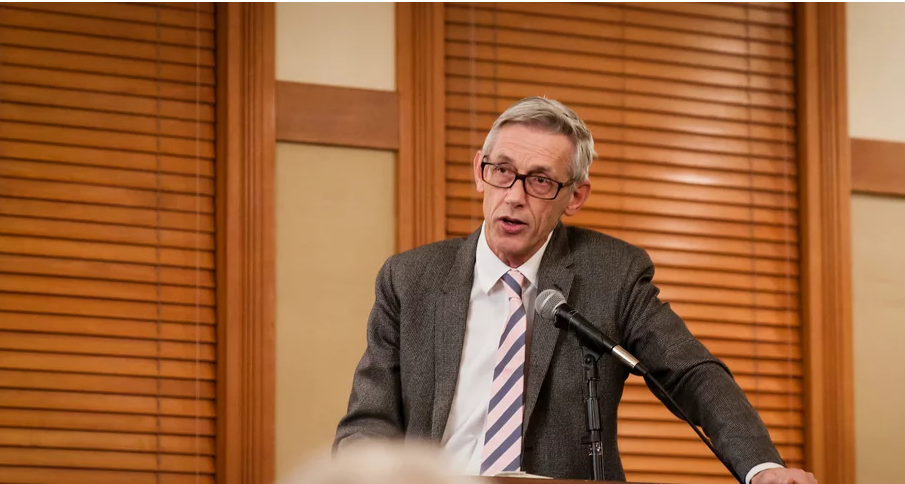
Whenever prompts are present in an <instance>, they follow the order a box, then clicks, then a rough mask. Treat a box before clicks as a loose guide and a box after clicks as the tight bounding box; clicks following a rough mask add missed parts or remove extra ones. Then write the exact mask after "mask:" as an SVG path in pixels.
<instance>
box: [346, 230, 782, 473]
mask: <svg viewBox="0 0 905 484" xmlns="http://www.w3.org/2000/svg"><path fill="white" fill-rule="evenodd" d="M479 236H480V230H479V231H477V232H475V233H474V234H472V235H471V236H469V237H468V238H459V239H454V240H447V241H443V242H438V243H434V244H430V245H426V246H423V247H419V248H416V249H413V250H410V251H407V252H404V253H401V254H397V255H394V256H392V257H390V258H389V259H388V260H387V261H386V263H385V264H384V266H383V268H382V269H381V270H380V273H379V275H378V276H377V284H376V301H375V303H374V307H373V309H372V311H371V315H370V318H369V321H368V329H367V349H366V350H365V353H364V356H363V357H362V359H361V361H360V363H359V365H358V368H357V369H356V372H355V377H354V381H353V385H352V394H351V397H350V399H349V407H348V413H347V414H346V415H345V417H343V418H342V420H341V421H340V423H339V426H338V429H337V434H336V441H335V445H336V446H340V445H341V443H342V441H343V440H344V439H349V438H359V437H366V436H381V437H405V438H409V439H428V440H432V441H439V440H440V439H441V438H442V436H443V432H444V428H445V426H446V422H447V418H448V417H449V412H450V407H451V404H452V399H453V395H454V392H455V389H456V379H457V376H458V371H459V362H460V357H461V355H462V345H463V340H464V334H465V323H466V318H467V314H468V306H469V296H470V292H471V287H472V279H473V275H474V264H475V250H476V247H477V241H478V237H479ZM653 275H654V267H653V263H652V262H651V260H650V257H649V256H648V255H647V253H646V252H645V251H643V250H642V249H640V248H637V247H635V246H632V245H630V244H628V243H626V242H623V241H621V240H618V239H616V238H613V237H610V236H607V235H604V234H601V233H598V232H594V231H591V230H586V229H582V228H577V227H567V226H564V225H562V224H559V225H557V228H556V229H555V230H554V233H553V236H552V237H551V240H550V243H549V244H548V247H547V250H546V252H545V254H544V257H543V259H542V261H541V266H540V271H539V274H538V285H539V287H538V294H539V293H540V292H541V291H544V290H546V289H550V288H555V289H557V290H559V291H560V292H562V293H563V295H564V296H565V297H566V299H567V300H568V302H569V304H570V305H572V306H573V307H574V308H576V309H577V310H578V311H580V312H581V313H582V314H583V315H584V316H585V317H586V318H587V319H588V320H589V321H592V322H593V323H594V324H596V325H598V327H599V329H600V330H602V331H603V332H604V333H605V334H607V335H608V336H610V337H611V338H612V339H613V340H615V341H617V342H620V343H621V344H622V346H623V347H625V348H626V349H627V350H628V351H629V352H631V353H632V354H634V355H635V356H636V357H637V358H638V359H639V360H641V361H642V362H643V363H644V364H645V365H646V366H647V367H648V368H649V369H650V370H651V372H652V374H653V375H655V376H656V378H657V379H659V381H660V382H662V383H663V385H664V386H665V387H666V389H667V390H668V391H669V392H670V394H671V395H672V396H673V398H674V399H676V401H677V402H678V403H679V405H680V406H681V407H682V409H683V410H684V411H685V412H686V413H687V414H688V415H689V417H690V418H691V419H692V420H693V421H694V422H696V423H697V424H699V425H700V426H701V427H702V428H703V429H704V431H705V432H706V434H707V435H708V436H709V437H710V438H711V440H712V441H713V444H714V447H715V448H716V449H717V451H718V452H719V453H720V455H721V456H723V458H724V460H726V461H727V462H729V463H730V465H732V467H733V468H734V470H735V472H736V474H737V475H739V476H742V477H743V478H744V476H745V475H746V474H747V472H748V471H749V470H750V469H751V468H752V467H753V466H755V465H757V464H760V463H763V462H776V463H780V464H782V461H781V460H780V457H779V454H778V453H777V451H776V449H775V447H774V446H773V444H772V442H771V440H770V438H769V435H768V432H767V429H766V428H765V426H764V424H763V422H762V421H761V419H760V417H759V416H758V415H757V413H756V411H755V410H754V409H753V407H752V406H751V405H750V404H749V403H748V401H747V400H746V399H745V397H744V394H743V393H742V391H741V389H740V388H739V387H738V385H737V384H736V383H735V381H734V380H733V379H732V377H731V375H730V373H729V369H728V368H727V367H726V366H725V365H724V364H723V363H722V362H721V361H719V360H718V359H716V358H715V357H713V356H712V355H711V354H710V352H709V351H708V350H707V349H706V348H705V347H704V346H703V345H702V344H701V343H700V342H698V341H697V340H696V339H695V338H694V337H693V336H692V335H691V333H690V332H689V331H688V329H687V328H686V326H685V324H684V323H683V321H682V320H681V319H680V318H679V317H678V316H677V315H676V314H675V313H674V312H673V311H672V310H671V309H670V307H669V305H668V304H664V303H662V302H661V301H660V300H659V298H658V293H659V290H658V289H657V288H656V287H655V286H654V285H653V284H652V282H651V279H652V277H653ZM598 366H599V371H600V383H599V389H600V395H599V398H600V406H601V419H602V422H603V425H602V427H603V435H604V437H603V445H604V452H605V473H606V479H607V480H625V475H624V472H623V468H622V463H621V461H620V458H619V448H618V445H617V440H616V430H617V429H616V424H617V419H616V411H617V406H618V404H619V400H620V398H621V396H622V391H623V386H624V382H625V379H626V377H627V376H628V372H627V371H626V368H625V367H624V366H623V365H621V364H620V363H618V362H617V361H616V360H615V359H613V358H612V357H608V356H604V357H602V358H601V359H600V362H599V364H598ZM525 392H526V393H525V413H524V415H525V424H524V431H523V436H524V437H523V445H524V450H523V460H522V470H523V471H525V472H529V473H533V474H539V475H544V476H550V477H556V478H571V479H587V478H589V476H590V471H589V466H588V458H587V451H586V447H585V446H583V445H582V444H581V440H582V438H583V437H584V436H585V435H586V418H587V417H586V414H585V401H584V395H585V393H586V390H585V381H584V371H583V370H582V353H581V351H580V348H579V344H578V340H577V339H576V338H575V336H574V335H572V334H570V333H564V332H562V331H560V330H558V329H556V328H555V327H554V326H553V322H552V321H550V320H545V319H543V318H541V317H540V316H539V315H535V320H534V325H533V335H532V339H531V346H530V352H529V362H528V375H527V381H526V390H525Z"/></svg>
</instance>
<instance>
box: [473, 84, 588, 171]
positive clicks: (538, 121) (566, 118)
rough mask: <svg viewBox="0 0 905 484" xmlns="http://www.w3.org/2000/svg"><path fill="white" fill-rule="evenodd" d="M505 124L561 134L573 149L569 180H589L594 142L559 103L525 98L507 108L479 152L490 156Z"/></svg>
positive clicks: (578, 119)
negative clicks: (573, 154)
mask: <svg viewBox="0 0 905 484" xmlns="http://www.w3.org/2000/svg"><path fill="white" fill-rule="evenodd" d="M507 124H522V125H525V126H531V127H534V128H540V129H543V130H545V131H547V132H549V133H552V134H564V135H566V136H567V137H568V138H569V140H570V141H571V142H572V146H574V147H575V156H574V157H573V158H572V167H571V170H570V171H571V173H570V175H571V179H572V180H574V181H575V182H576V183H581V182H584V181H587V180H588V172H589V171H590V169H591V161H593V160H594V157H595V156H596V155H597V154H596V153H595V152H594V138H593V137H592V136H591V132H590V131H589V130H588V127H587V126H585V124H584V121H582V120H581V118H579V117H578V115H577V114H575V111H572V110H571V109H570V108H568V107H567V106H565V105H564V104H563V103H561V102H559V101H555V100H553V99H547V98H544V97H536V96H535V97H528V98H525V99H522V100H520V101H518V102H516V103H515V104H513V105H512V106H510V107H509V108H508V109H506V111H504V112H503V114H501V115H500V117H499V118H497V120H496V121H494V123H493V127H491V128H490V132H489V133H487V138H485V139H484V147H483V148H482V150H483V151H484V154H485V155H488V156H489V155H490V151H491V150H492V149H493V144H494V142H495V141H496V137H497V134H499V131H500V129H501V128H502V127H503V126H506V125H507Z"/></svg>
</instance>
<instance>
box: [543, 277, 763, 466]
mask: <svg viewBox="0 0 905 484" xmlns="http://www.w3.org/2000/svg"><path fill="white" fill-rule="evenodd" d="M534 307H535V312H536V313H537V314H539V315H540V316H541V317H543V318H544V319H552V320H553V325H554V326H556V327H557V328H559V329H565V330H572V332H574V333H575V335H576V336H578V339H579V340H580V341H581V343H582V344H583V345H584V346H585V349H586V351H595V352H597V353H598V354H612V355H613V356H615V357H616V358H617V359H619V361H621V362H622V363H623V364H625V366H627V367H629V369H630V370H631V372H632V373H634V374H635V375H638V376H642V377H644V381H645V383H647V386H648V388H650V390H651V391H652V392H653V393H654V395H656V396H657V397H659V398H660V400H661V401H663V403H664V404H666V406H667V408H669V409H670V410H671V411H672V412H673V413H674V414H676V415H677V416H678V417H679V418H681V419H682V420H684V421H685V422H686V423H687V424H688V425H689V426H691V428H692V430H694V431H695V433H696V434H698V437H700V439H701V441H703V442H704V443H705V444H706V445H707V447H708V448H710V451H711V452H713V455H715V456H716V458H717V459H719V460H720V462H722V463H723V465H724V466H726V469H728V470H729V473H731V474H732V476H733V477H735V479H736V480H738V482H745V481H744V479H742V478H741V477H740V476H739V475H738V474H737V473H736V472H735V470H734V469H733V468H732V466H730V465H729V464H728V463H727V462H726V460H725V459H723V457H722V456H720V454H718V453H717V452H716V449H714V448H713V444H712V443H711V442H710V439H709V438H707V437H706V436H704V434H703V433H702V432H701V430H700V429H699V428H698V426H697V425H695V424H694V422H692V421H691V419H690V418H688V416H687V415H685V412H683V411H682V407H680V406H679V404H678V403H676V401H675V400H673V398H672V396H671V395H670V394H669V392H668V391H666V389H665V388H663V385H661V384H660V382H659V381H657V379H656V378H654V375H651V374H649V372H648V370H647V368H646V367H645V366H644V365H643V364H641V362H639V361H638V359H637V358H635V357H634V356H632V354H631V353H629V352H628V351H625V349H623V348H622V347H621V346H619V345H618V344H616V342H615V341H613V340H611V339H610V338H609V337H607V335H605V334H603V332H602V331H600V330H599V329H597V328H596V327H594V325H592V324H591V323H590V322H588V320H587V319H585V318H583V317H582V316H581V315H580V314H578V310H576V309H575V308H573V307H572V306H569V304H568V303H566V298H565V297H563V295H562V293H561V292H559V291H557V290H556V289H547V290H546V291H543V292H541V293H540V294H538V296H537V299H535V301H534ZM586 365H587V363H586ZM591 366H592V367H593V368H595V369H596V364H592V365H591ZM594 380H596V375H595V377H594ZM588 388H589V389H591V388H593V389H594V390H593V393H596V387H595V386H591V385H590V384H589V385H588ZM595 402H596V399H595ZM595 405H596V403H595ZM592 407H594V405H592V404H591V399H589V400H588V409H589V417H588V420H589V426H588V429H592V428H596V429H597V430H598V431H599V427H593V426H591V425H590V422H591V420H592V417H591V415H592V413H591V412H592ZM594 415H596V414H594ZM591 455H592V459H593V458H598V459H599V458H602V457H598V456H599V455H600V452H599V451H597V450H595V449H592V450H591ZM594 473H595V480H598V479H599V478H598V477H597V476H596V474H597V469H596V468H595V469H594Z"/></svg>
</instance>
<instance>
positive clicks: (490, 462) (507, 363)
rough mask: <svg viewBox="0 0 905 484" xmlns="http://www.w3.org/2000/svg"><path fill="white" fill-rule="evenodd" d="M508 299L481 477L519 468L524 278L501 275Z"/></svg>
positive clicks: (498, 349)
mask: <svg viewBox="0 0 905 484" xmlns="http://www.w3.org/2000/svg"><path fill="white" fill-rule="evenodd" d="M502 279H503V286H505V288H506V292H507V293H508V295H509V316H508V317H507V318H506V326H505V327H504V328H503V334H502V336H501V337H500V345H499V347H498V348H497V357H496V362H497V363H496V367H495V368H494V370H493V386H492V390H491V392H490V395H491V396H490V405H488V407H487V421H486V423H485V427H484V428H485V431H484V450H483V453H482V457H481V475H482V476H492V475H495V474H499V473H500V472H504V471H517V470H519V469H520V468H521V464H522V413H523V409H524V394H525V378H524V376H525V335H526V331H527V318H526V316H525V305H524V304H522V288H523V287H524V285H525V282H526V281H525V276H523V275H522V273H521V272H519V271H517V270H515V269H512V270H510V271H509V272H508V273H507V274H503V278H502Z"/></svg>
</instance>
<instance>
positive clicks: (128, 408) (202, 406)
mask: <svg viewBox="0 0 905 484" xmlns="http://www.w3.org/2000/svg"><path fill="white" fill-rule="evenodd" d="M0 407H6V408H35V409H49V410H73V411H85V412H111V413H125V414H140V415H169V416H178V417H185V416H189V417H199V418H210V417H213V416H214V404H213V401H210V400H195V399H189V398H169V397H167V398H163V397H161V398H158V397H142V396H135V395H106V394H91V393H84V392H61V391H43V390H0Z"/></svg>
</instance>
